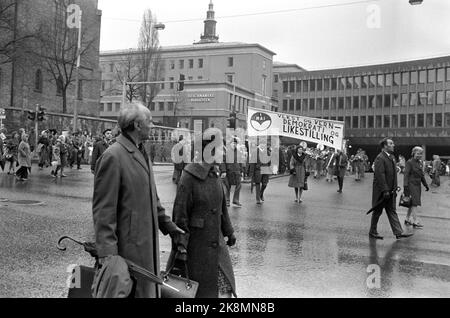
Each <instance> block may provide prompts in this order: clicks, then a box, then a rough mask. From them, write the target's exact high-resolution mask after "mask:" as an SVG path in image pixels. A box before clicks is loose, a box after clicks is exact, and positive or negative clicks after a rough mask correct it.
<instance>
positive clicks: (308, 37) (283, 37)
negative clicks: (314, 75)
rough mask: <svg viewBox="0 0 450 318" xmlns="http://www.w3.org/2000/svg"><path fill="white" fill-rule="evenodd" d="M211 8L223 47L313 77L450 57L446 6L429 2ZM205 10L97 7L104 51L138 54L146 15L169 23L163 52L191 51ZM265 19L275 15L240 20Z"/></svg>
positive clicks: (282, 0)
mask: <svg viewBox="0 0 450 318" xmlns="http://www.w3.org/2000/svg"><path fill="white" fill-rule="evenodd" d="M213 2H214V10H215V12H216V18H217V21H218V23H217V34H218V35H219V37H220V39H219V40H220V41H221V42H246V43H259V44H261V45H263V46H265V47H267V48H268V49H270V50H272V51H274V52H275V53H277V55H276V56H275V57H274V60H275V61H281V62H287V63H295V64H298V65H300V66H302V67H304V68H306V69H308V70H315V69H323V68H335V67H344V66H352V65H366V64H378V63H384V62H394V61H404V60H412V59H421V58H427V57H434V56H443V55H450V36H449V34H450V1H449V0H424V1H423V3H422V4H421V5H418V6H411V5H410V4H409V3H408V0H375V1H366V2H364V0H276V1H274V0H214V1H213ZM363 2H364V3H363ZM208 4H209V0H190V1H186V0H152V1H150V0H126V1H125V0H99V8H100V9H101V10H102V11H103V18H102V33H101V50H115V49H127V48H132V47H136V45H137V38H138V32H139V27H140V21H141V19H142V15H143V12H144V10H145V9H147V8H148V9H151V10H152V12H153V13H154V14H155V15H156V17H157V19H158V21H159V22H162V23H165V24H166V29H165V30H164V31H161V32H160V42H161V45H162V46H170V45H185V44H192V43H193V42H194V41H198V40H199V39H200V34H201V33H202V32H203V20H204V19H205V17H206V11H207V9H208ZM336 4H337V5H340V6H333V5H336ZM345 4H346V5H345ZM318 6H320V7H321V8H315V9H314V8H311V7H318ZM305 8H306V9H305ZM274 11H281V12H278V13H274ZM266 12H273V13H270V14H261V15H253V16H239V15H246V14H253V13H266ZM236 15H238V17H230V16H236ZM221 17H222V18H221ZM179 20H196V21H188V22H176V21H179ZM171 21H172V22H171ZM173 21H175V22H173Z"/></svg>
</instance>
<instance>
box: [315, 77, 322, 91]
mask: <svg viewBox="0 0 450 318" xmlns="http://www.w3.org/2000/svg"><path fill="white" fill-rule="evenodd" d="M322 86H323V85H322V79H318V80H317V81H316V89H317V91H318V92H321V91H322Z"/></svg>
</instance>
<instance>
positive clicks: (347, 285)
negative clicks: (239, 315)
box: [0, 167, 450, 297]
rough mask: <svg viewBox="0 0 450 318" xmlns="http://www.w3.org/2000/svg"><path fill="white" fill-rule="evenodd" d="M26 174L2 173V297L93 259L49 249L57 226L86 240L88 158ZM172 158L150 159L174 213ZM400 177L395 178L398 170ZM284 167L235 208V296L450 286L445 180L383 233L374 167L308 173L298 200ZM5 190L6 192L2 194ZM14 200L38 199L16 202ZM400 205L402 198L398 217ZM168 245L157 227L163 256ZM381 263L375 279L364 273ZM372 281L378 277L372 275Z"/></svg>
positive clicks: (56, 290) (57, 293)
mask: <svg viewBox="0 0 450 318" xmlns="http://www.w3.org/2000/svg"><path fill="white" fill-rule="evenodd" d="M33 169H34V170H33V175H32V176H31V178H30V180H29V181H28V182H27V183H18V182H16V181H15V180H14V177H12V176H7V175H6V174H3V173H2V174H0V297H65V296H66V293H67V288H66V287H65V282H66V279H67V275H68V274H67V273H66V268H67V266H68V265H69V264H83V265H91V264H92V263H93V262H92V260H91V259H90V257H89V255H87V254H86V253H85V252H84V251H83V250H82V249H81V248H80V247H78V246H76V245H74V244H72V243H68V244H67V246H68V250H67V251H66V252H60V251H58V250H57V249H56V241H57V239H58V238H59V237H60V236H61V235H66V234H69V235H72V236H74V237H77V238H80V239H81V240H92V237H93V229H92V216H91V198H92V186H93V177H92V175H91V174H90V172H89V171H88V169H87V167H85V169H84V170H81V171H71V170H68V171H67V175H68V178H65V179H62V180H61V179H58V180H54V179H53V178H51V177H50V175H49V172H48V171H42V172H40V171H37V170H36V169H35V167H33ZM171 174H172V168H171V167H155V175H156V180H157V186H158V192H159V196H160V198H161V201H162V203H163V206H164V207H166V209H167V213H168V214H170V213H171V209H172V203H173V199H174V196H175V186H174V185H173V184H172V183H171ZM400 180H401V178H400ZM287 182H288V179H287V177H284V178H278V179H273V180H271V182H270V184H269V187H268V190H267V194H266V203H264V205H263V206H261V207H259V206H256V204H255V199H254V197H253V195H252V194H250V186H249V185H248V184H246V185H244V186H243V188H242V193H241V201H242V203H243V205H244V207H243V208H241V209H236V208H231V209H230V214H231V218H232V222H233V225H234V227H235V230H236V236H237V239H238V242H237V246H235V247H233V248H232V249H231V250H230V251H231V257H232V261H233V264H234V269H235V275H236V284H237V292H238V296H239V297H435V296H443V297H449V296H450V180H449V179H448V178H443V179H442V186H441V188H439V189H437V190H436V189H432V191H430V192H429V193H426V194H424V195H423V199H422V203H423V209H422V211H421V213H420V214H421V216H422V223H423V224H424V225H425V228H424V229H422V230H414V229H412V228H406V230H407V231H414V232H415V235H414V236H413V237H412V238H410V239H405V240H399V241H397V240H395V237H394V236H393V234H392V232H391V230H390V226H389V223H388V221H387V217H386V215H385V214H383V216H382V217H381V219H380V223H379V229H378V231H379V232H380V234H381V235H383V236H384V237H385V239H384V240H383V241H373V240H369V238H368V235H367V233H368V226H369V223H370V217H368V216H365V211H367V210H368V209H369V208H370V198H371V183H372V175H367V176H366V178H365V180H364V181H363V182H360V183H357V182H355V181H354V180H353V177H347V178H346V180H345V186H344V193H343V194H338V193H336V190H337V184H336V182H334V183H333V184H328V183H326V182H325V180H320V181H319V180H314V179H311V180H310V182H309V187H310V190H309V191H307V192H306V193H305V194H304V197H303V199H304V202H303V203H301V204H297V203H294V200H293V199H294V195H293V190H292V189H289V188H288V187H287ZM2 199H7V200H9V201H6V202H2V201H4V200H2ZM13 200H36V201H42V202H43V203H42V204H41V205H31V206H28V205H20V204H15V203H13V202H11V201H13ZM405 213H406V211H405V209H404V208H399V209H398V214H399V217H400V220H401V222H403V220H404V217H405ZM169 249H170V240H169V238H168V237H161V253H162V257H161V262H162V265H163V266H164V265H165V261H166V260H167V257H168V252H169ZM371 264H377V265H378V266H379V268H380V284H379V286H377V285H376V284H375V285H373V286H372V287H375V288H368V285H367V279H368V277H369V275H371V274H372V271H370V272H369V273H368V272H367V270H368V266H369V265H371ZM374 282H375V283H376V282H377V281H374Z"/></svg>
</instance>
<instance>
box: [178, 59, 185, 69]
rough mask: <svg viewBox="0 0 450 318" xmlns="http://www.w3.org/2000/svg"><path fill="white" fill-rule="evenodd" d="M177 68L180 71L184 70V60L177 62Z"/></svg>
mask: <svg viewBox="0 0 450 318" xmlns="http://www.w3.org/2000/svg"><path fill="white" fill-rule="evenodd" d="M178 66H179V67H178V68H179V69H180V70H182V69H184V60H180V61H179V62H178Z"/></svg>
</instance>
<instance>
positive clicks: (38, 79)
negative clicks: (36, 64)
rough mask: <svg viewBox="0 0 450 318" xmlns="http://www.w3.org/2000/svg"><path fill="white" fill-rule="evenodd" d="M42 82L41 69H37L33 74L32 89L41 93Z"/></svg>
mask: <svg viewBox="0 0 450 318" xmlns="http://www.w3.org/2000/svg"><path fill="white" fill-rule="evenodd" d="M42 83H43V79H42V71H41V70H37V71H36V74H35V76H34V90H35V91H36V92H39V93H42Z"/></svg>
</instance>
